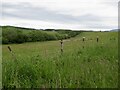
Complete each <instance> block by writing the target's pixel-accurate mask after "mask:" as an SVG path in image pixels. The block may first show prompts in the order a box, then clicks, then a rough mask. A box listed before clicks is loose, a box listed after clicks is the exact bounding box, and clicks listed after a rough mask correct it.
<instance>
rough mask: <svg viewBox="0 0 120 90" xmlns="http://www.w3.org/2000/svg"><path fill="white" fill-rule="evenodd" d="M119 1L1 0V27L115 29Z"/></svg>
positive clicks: (116, 26)
mask: <svg viewBox="0 0 120 90" xmlns="http://www.w3.org/2000/svg"><path fill="white" fill-rule="evenodd" d="M118 1H119V0H4V1H3V0H2V5H0V6H1V8H0V10H2V11H1V15H2V17H0V25H11V26H20V27H29V28H36V29H46V28H54V29H74V30H111V29H116V28H118Z"/></svg>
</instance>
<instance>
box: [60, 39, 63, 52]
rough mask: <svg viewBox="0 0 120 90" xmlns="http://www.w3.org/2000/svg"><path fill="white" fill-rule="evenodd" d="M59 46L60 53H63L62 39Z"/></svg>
mask: <svg viewBox="0 0 120 90" xmlns="http://www.w3.org/2000/svg"><path fill="white" fill-rule="evenodd" d="M60 44H61V53H63V40H62V39H61V41H60Z"/></svg>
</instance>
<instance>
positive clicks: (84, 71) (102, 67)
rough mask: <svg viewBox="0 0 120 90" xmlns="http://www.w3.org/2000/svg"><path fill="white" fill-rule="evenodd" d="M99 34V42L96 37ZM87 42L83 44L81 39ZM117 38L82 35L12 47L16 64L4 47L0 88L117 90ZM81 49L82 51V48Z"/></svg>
mask: <svg viewBox="0 0 120 90" xmlns="http://www.w3.org/2000/svg"><path fill="white" fill-rule="evenodd" d="M98 35H99V38H100V40H99V42H98V43H97V41H96V36H98ZM83 36H85V37H86V41H85V42H84V43H83V42H82V37H83ZM117 41H118V38H117V33H114V32H112V33H111V32H85V33H82V34H81V35H78V36H77V37H75V38H72V39H70V41H64V53H63V54H62V55H61V53H60V42H59V41H49V42H38V43H37V42H36V43H25V44H12V45H11V47H12V49H13V50H14V52H15V55H16V58H17V63H16V62H14V60H13V57H12V56H11V54H10V53H9V51H8V50H7V45H3V62H2V63H3V72H2V73H3V77H2V78H3V86H4V87H17V88H40V87H41V88H68V87H69V88H116V87H117V86H118V83H117V82H118V42H117ZM83 46H84V48H83Z"/></svg>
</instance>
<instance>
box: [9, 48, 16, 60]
mask: <svg viewBox="0 0 120 90" xmlns="http://www.w3.org/2000/svg"><path fill="white" fill-rule="evenodd" d="M8 50H9V51H10V53H11V54H12V57H13V59H14V61H15V62H16V60H17V59H16V57H15V54H14V52H13V51H12V49H11V47H10V46H8Z"/></svg>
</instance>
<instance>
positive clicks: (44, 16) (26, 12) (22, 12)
mask: <svg viewBox="0 0 120 90" xmlns="http://www.w3.org/2000/svg"><path fill="white" fill-rule="evenodd" d="M7 9H13V10H14V11H13V12H8V11H6V10H7ZM81 13H82V12H81ZM3 17H4V18H5V17H13V18H21V19H28V20H41V21H49V22H59V23H70V24H81V23H86V22H88V21H90V22H98V21H101V20H102V18H100V17H98V16H95V15H92V14H86V15H83V16H77V17H74V16H72V15H64V14H58V12H55V11H50V10H47V9H45V8H42V7H33V6H32V5H31V4H30V3H19V4H10V3H3Z"/></svg>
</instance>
